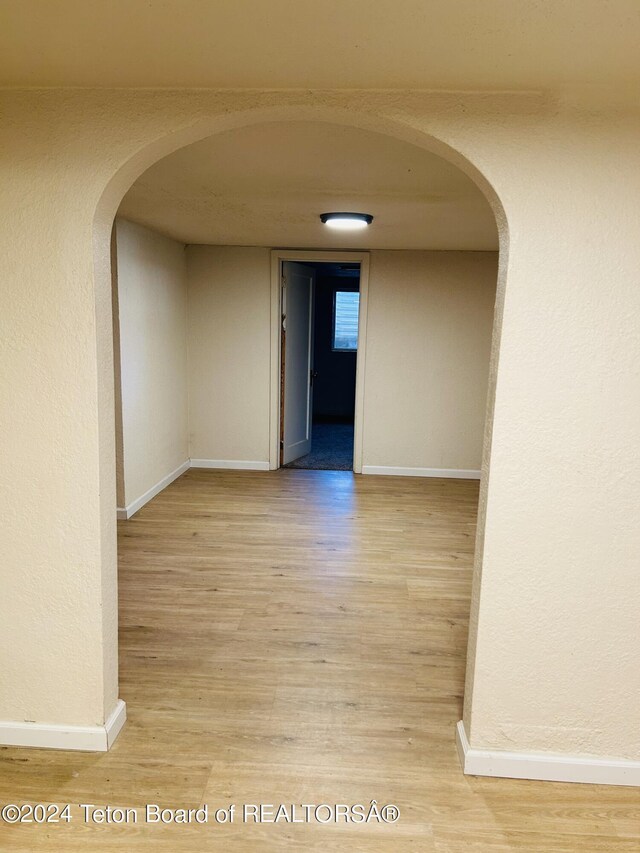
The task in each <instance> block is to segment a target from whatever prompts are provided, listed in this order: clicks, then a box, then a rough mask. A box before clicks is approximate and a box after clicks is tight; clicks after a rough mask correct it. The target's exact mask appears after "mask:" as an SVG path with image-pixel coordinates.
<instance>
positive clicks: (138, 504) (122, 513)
mask: <svg viewBox="0 0 640 853" xmlns="http://www.w3.org/2000/svg"><path fill="white" fill-rule="evenodd" d="M190 467H191V460H189V459H187V461H186V462H183V463H182V465H179V466H178V467H177V468H176V470H175V471H172V472H171V473H170V474H167V476H166V477H163V478H162V479H161V480H159V481H158V482H157V483H156V484H155V486H152V487H151V488H150V489H149V490H148V491H146V492H145V493H144V494H143V495H141V496H140V497H139V498H137V500H135V501H132V503H130V504H128V505H127V506H125V507H118V510H117V517H118V521H126V520H127V519H128V518H131V516H132V515H134V513H136V512H138V510H139V509H142V507H143V506H144V505H145V504H146V503H149V501H150V500H151V498H155V496H156V495H157V494H159V493H160V492H161V491H162V490H163V489H166V488H167V486H168V485H170V484H171V483H173V481H174V480H177V479H178V477H179V476H180V475H181V474H184V472H185V471H188V470H189V468H190Z"/></svg>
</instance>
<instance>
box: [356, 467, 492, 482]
mask: <svg viewBox="0 0 640 853" xmlns="http://www.w3.org/2000/svg"><path fill="white" fill-rule="evenodd" d="M362 473H363V474H383V475H388V476H391V477H444V478H445V479H455V480H479V479H480V471H478V470H476V469H474V468H468V469H467V468H393V467H391V466H388V465H363V466H362Z"/></svg>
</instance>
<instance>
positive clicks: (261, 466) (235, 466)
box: [191, 459, 269, 471]
mask: <svg viewBox="0 0 640 853" xmlns="http://www.w3.org/2000/svg"><path fill="white" fill-rule="evenodd" d="M191 467H192V468H225V469H231V470H236V471H268V470H269V463H268V462H252V461H248V460H246V459H192V460H191Z"/></svg>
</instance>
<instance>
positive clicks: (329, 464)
mask: <svg viewBox="0 0 640 853" xmlns="http://www.w3.org/2000/svg"><path fill="white" fill-rule="evenodd" d="M284 467H285V468H313V469H314V470H316V471H351V470H353V424H314V425H313V431H312V433H311V453H307V455H306V456H301V457H300V459H294V461H293V462H289V464H288V465H285V466H284Z"/></svg>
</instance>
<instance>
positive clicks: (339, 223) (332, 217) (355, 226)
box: [320, 212, 373, 231]
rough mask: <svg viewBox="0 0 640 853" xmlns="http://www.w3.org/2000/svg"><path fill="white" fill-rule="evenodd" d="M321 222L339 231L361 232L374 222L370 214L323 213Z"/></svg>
mask: <svg viewBox="0 0 640 853" xmlns="http://www.w3.org/2000/svg"><path fill="white" fill-rule="evenodd" d="M320 221H321V222H323V223H324V224H325V225H327V226H328V227H329V228H335V229H336V230H337V231H361V230H362V229H363V228H366V227H367V226H368V225H371V223H372V222H373V216H371V214H369V213H344V212H342V213H340V212H339V213H321V214H320Z"/></svg>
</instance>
